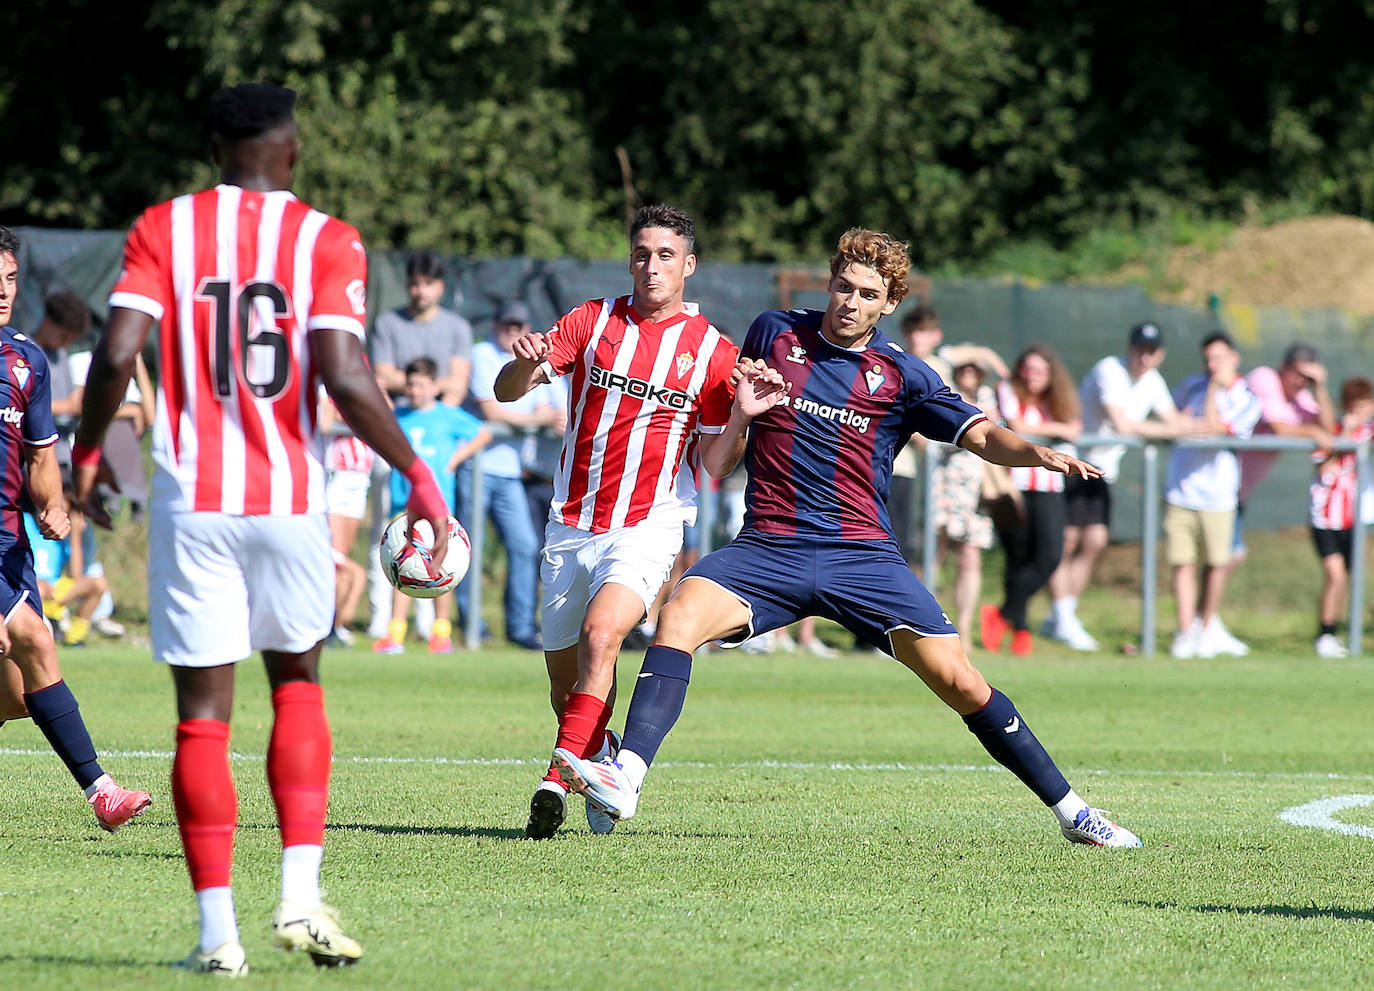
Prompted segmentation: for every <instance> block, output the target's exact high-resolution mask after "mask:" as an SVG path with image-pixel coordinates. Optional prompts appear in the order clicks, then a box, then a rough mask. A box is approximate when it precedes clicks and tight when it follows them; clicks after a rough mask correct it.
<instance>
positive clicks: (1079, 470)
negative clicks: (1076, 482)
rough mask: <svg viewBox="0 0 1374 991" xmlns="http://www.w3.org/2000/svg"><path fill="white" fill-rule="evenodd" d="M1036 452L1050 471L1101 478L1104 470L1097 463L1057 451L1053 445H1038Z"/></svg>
mask: <svg viewBox="0 0 1374 991" xmlns="http://www.w3.org/2000/svg"><path fill="white" fill-rule="evenodd" d="M1036 449H1037V451H1036V453H1038V454H1039V455H1040V464H1041V466H1042V467H1044V468H1048V469H1049V470H1050V471H1057V472H1062V473H1063V474H1065V475H1078V476H1080V477H1081V478H1101V477H1102V475H1103V471H1102V469H1101V468H1098V467H1096V466H1095V465H1090V464H1088V462H1086V461H1080V460H1079V459H1078V458H1075V457H1071V456H1070V455H1067V454H1065V453H1064V452H1063V451H1056V450H1055V449H1054V448H1052V447H1044V446H1042V445H1039V444H1037V445H1036Z"/></svg>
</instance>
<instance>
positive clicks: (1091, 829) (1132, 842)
mask: <svg viewBox="0 0 1374 991" xmlns="http://www.w3.org/2000/svg"><path fill="white" fill-rule="evenodd" d="M1059 831H1060V832H1062V833H1063V834H1064V839H1066V840H1068V841H1069V842H1070V843H1086V844H1088V845H1089V846H1109V847H1136V846H1143V845H1144V844H1142V843H1141V842H1140V837H1139V836H1137V835H1136V834H1135V833H1133V832H1131V831H1130V830H1129V829H1122V828H1121V827H1120V826H1118V825H1117V824H1116V823H1114V822H1112V821H1111V820H1110V819H1108V818H1107V813H1106V812H1105V811H1104V810H1103V809H1084V810H1083V811H1082V812H1080V813H1078V817H1077V818H1076V819H1074V821H1073V825H1072V826H1060V827H1059Z"/></svg>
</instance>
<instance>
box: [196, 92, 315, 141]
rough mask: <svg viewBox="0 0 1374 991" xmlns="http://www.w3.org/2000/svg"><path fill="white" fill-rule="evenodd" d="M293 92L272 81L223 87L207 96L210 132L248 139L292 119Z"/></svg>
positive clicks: (294, 94) (294, 98)
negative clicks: (208, 99)
mask: <svg viewBox="0 0 1374 991" xmlns="http://www.w3.org/2000/svg"><path fill="white" fill-rule="evenodd" d="M295 107H296V91H295V90H293V89H287V88H286V87H285V86H277V85H276V84H274V83H239V84H238V85H237V86H226V87H225V88H224V89H222V90H220V91H219V92H218V93H216V94H215V95H214V96H213V97H211V98H210V133H211V134H213V135H214V136H215V137H217V138H224V139H225V140H228V141H247V140H249V139H250V138H256V137H258V136H260V135H262V134H265V133H267V132H268V131H270V130H272V128H274V127H277V126H278V125H281V124H285V123H286V122H287V121H289V120H292V119H293V114H294V112H295Z"/></svg>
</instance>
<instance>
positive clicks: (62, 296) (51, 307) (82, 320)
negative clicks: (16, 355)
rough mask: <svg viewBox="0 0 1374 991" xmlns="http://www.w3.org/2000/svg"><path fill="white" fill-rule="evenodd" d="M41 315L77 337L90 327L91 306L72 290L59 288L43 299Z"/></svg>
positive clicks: (83, 334)
mask: <svg viewBox="0 0 1374 991" xmlns="http://www.w3.org/2000/svg"><path fill="white" fill-rule="evenodd" d="M43 315H44V316H45V317H47V318H48V319H49V320H51V321H52V322H53V323H55V324H57V325H58V326H59V327H61V328H63V329H64V330H67V331H70V332H71V333H73V334H75V335H76V336H77V337H83V336H85V334H86V332H87V331H89V330H90V329H91V308H90V307H89V306H87V305H86V301H85V300H83V299H82V298H81V297H80V296H78V295H77V294H76V293H74V292H68V291H67V290H65V289H64V290H61V291H59V292H55V293H51V294H49V296H48V298H47V299H45V300H44V301H43Z"/></svg>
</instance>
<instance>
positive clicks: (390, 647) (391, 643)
mask: <svg viewBox="0 0 1374 991" xmlns="http://www.w3.org/2000/svg"><path fill="white" fill-rule="evenodd" d="M405 652H406V648H405V644H402V643H397V642H396V641H395V640H393V639H391V637H389V636H388V637H382V639H380V640H378V641H377V642H376V643H374V644H373V645H372V653H374V654H404V653H405Z"/></svg>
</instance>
